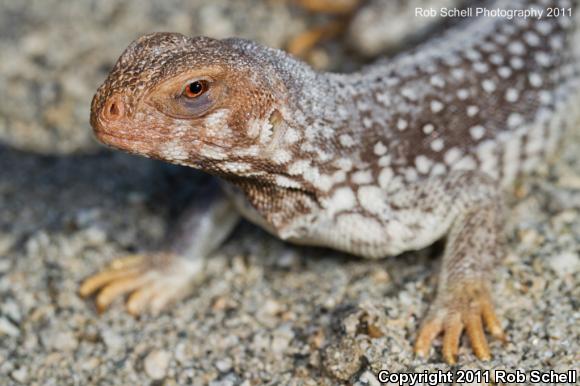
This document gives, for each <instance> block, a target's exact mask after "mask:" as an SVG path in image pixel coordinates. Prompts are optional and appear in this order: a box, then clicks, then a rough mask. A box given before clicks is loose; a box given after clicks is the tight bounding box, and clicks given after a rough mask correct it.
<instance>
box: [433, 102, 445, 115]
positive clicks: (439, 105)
mask: <svg viewBox="0 0 580 386" xmlns="http://www.w3.org/2000/svg"><path fill="white" fill-rule="evenodd" d="M443 107H445V105H444V104H443V103H441V102H439V101H431V111H432V112H433V113H438V112H440V111H441V110H443Z"/></svg>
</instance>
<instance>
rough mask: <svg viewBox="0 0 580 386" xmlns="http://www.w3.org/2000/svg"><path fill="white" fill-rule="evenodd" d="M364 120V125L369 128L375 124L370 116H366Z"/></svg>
mask: <svg viewBox="0 0 580 386" xmlns="http://www.w3.org/2000/svg"><path fill="white" fill-rule="evenodd" d="M362 122H363V126H364V127H365V128H367V129H370V128H371V127H372V126H373V120H372V119H370V118H369V117H364V118H363V120H362Z"/></svg>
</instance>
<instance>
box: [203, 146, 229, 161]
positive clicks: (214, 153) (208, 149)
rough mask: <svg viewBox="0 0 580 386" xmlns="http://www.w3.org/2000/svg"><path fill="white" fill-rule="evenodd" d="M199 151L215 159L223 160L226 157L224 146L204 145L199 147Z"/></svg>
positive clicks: (204, 155) (206, 156)
mask: <svg viewBox="0 0 580 386" xmlns="http://www.w3.org/2000/svg"><path fill="white" fill-rule="evenodd" d="M199 153H200V154H201V156H202V157H205V158H209V159H213V160H222V159H225V158H226V153H225V152H224V150H223V149H222V148H219V147H216V146H211V145H203V146H202V147H201V148H200V149H199Z"/></svg>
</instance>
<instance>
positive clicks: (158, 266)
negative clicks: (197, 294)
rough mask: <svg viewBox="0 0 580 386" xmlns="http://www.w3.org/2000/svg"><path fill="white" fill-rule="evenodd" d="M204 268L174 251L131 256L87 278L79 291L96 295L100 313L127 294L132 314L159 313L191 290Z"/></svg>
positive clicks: (81, 293)
mask: <svg viewBox="0 0 580 386" xmlns="http://www.w3.org/2000/svg"><path fill="white" fill-rule="evenodd" d="M200 268H201V267H200V266H199V265H197V264H195V262H193V261H186V260H185V259H182V258H179V257H176V256H173V255H170V254H154V255H128V256H125V257H122V258H120V259H116V260H113V261H112V262H111V263H110V264H109V266H108V268H107V269H105V270H104V271H102V272H99V273H97V274H95V275H92V276H90V277H88V278H87V279H85V280H84V281H83V283H82V284H81V286H80V289H79V294H80V295H81V296H82V297H88V296H91V295H93V294H96V299H95V303H96V306H97V311H98V312H99V313H102V312H104V311H105V310H106V309H107V308H108V307H109V305H110V304H111V303H112V302H113V301H114V300H116V299H117V298H119V297H121V296H124V295H127V294H129V297H128V300H127V303H126V307H127V311H128V312H129V313H130V314H131V315H134V316H136V315H139V314H141V313H143V312H145V311H146V310H149V311H151V312H152V313H158V312H159V311H160V310H161V309H163V308H164V307H165V306H166V305H167V304H168V303H170V302H171V301H174V300H177V299H179V298H181V297H183V296H185V295H186V294H187V293H188V292H189V291H190V290H191V287H192V285H193V282H194V280H193V278H194V277H195V276H196V274H198V273H199V272H200Z"/></svg>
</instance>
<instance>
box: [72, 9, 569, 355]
mask: <svg viewBox="0 0 580 386" xmlns="http://www.w3.org/2000/svg"><path fill="white" fill-rule="evenodd" d="M576 5H577V1H566V0H558V1H544V2H541V1H540V2H538V4H536V2H534V1H527V0H525V1H519V2H513V1H510V2H505V1H503V2H502V1H497V2H492V3H491V5H490V7H491V6H493V7H499V8H507V7H509V8H514V9H517V8H530V7H532V6H535V7H540V8H545V7H548V6H558V7H560V8H570V7H571V9H572V12H575V11H576V9H575V7H576ZM578 24H579V22H578V15H576V14H575V13H574V14H573V15H570V16H566V15H565V16H562V17H560V18H551V19H540V20H534V19H522V18H516V19H514V20H505V19H502V18H486V17H480V18H475V19H473V20H470V21H469V22H463V23H459V24H458V25H457V26H454V27H453V28H451V29H450V30H448V31H447V32H446V33H444V34H443V35H442V36H440V37H438V38H435V39H432V40H429V41H428V42H426V43H425V44H423V45H420V46H418V47H417V48H415V49H413V50H412V51H410V52H405V53H403V54H401V55H398V56H396V57H395V58H393V59H389V60H383V61H379V62H377V63H376V64H373V65H371V66H369V67H366V68H364V69H362V70H361V71H360V72H358V73H354V74H332V73H320V72H315V71H314V70H312V69H311V68H310V67H309V66H308V65H306V64H304V63H302V62H300V61H299V60H296V59H294V58H292V57H290V56H289V55H287V54H285V53H283V52H281V51H278V50H275V49H271V48H267V47H263V46H261V45H259V44H257V43H254V42H251V41H246V40H242V39H225V40H214V39H209V38H203V37H198V38H188V37H185V36H183V35H180V34H168V33H163V34H160V33H157V34H151V35H147V36H144V37H142V38H140V39H138V40H136V41H135V42H133V43H132V44H131V45H130V46H129V47H128V48H127V50H126V51H125V52H124V53H123V55H122V56H121V58H120V59H119V61H118V62H117V64H116V65H115V67H114V69H113V70H112V71H111V73H110V75H109V77H108V79H107V80H106V81H105V83H104V84H103V85H102V86H101V87H100V88H99V90H98V91H97V94H96V95H95V98H94V99H93V104H92V108H91V124H92V126H93V127H94V129H95V132H96V135H97V137H98V138H99V139H100V140H101V141H102V142H104V143H106V144H109V145H111V146H113V147H116V148H119V149H122V150H125V151H128V152H132V153H137V154H140V155H144V156H148V157H153V158H158V159H162V160H165V161H169V162H172V163H176V164H181V165H186V166H190V167H193V168H197V169H201V170H203V171H206V172H208V173H211V174H214V175H216V176H218V177H219V178H220V179H221V181H222V183H223V184H224V185H225V189H224V191H226V192H227V195H228V196H229V197H230V199H229V200H228V199H226V198H223V199H222V198H221V197H225V196H222V195H221V194H220V195H219V197H220V199H219V200H215V202H214V203H211V204H208V205H206V206H205V207H204V208H200V207H198V208H197V209H196V210H194V211H193V212H195V213H196V214H197V215H200V213H201V212H202V211H205V213H206V216H207V218H209V220H208V221H206V222H205V223H204V224H205V225H203V224H202V225H203V226H202V225H200V224H201V223H202V222H199V221H198V222H195V224H197V225H195V226H192V225H191V220H188V219H185V220H184V221H183V223H184V224H187V223H188V221H189V225H188V226H184V227H183V229H184V232H183V233H184V234H190V236H187V237H182V240H186V241H187V242H181V243H179V244H180V245H181V247H180V248H174V249H173V251H172V252H173V253H172V254H173V255H177V256H178V257H175V256H174V257H172V258H169V257H167V256H169V255H172V254H171V253H170V254H169V255H168V254H163V256H165V258H164V259H163V261H164V262H168V261H171V262H175V261H179V263H171V264H169V263H167V265H168V266H170V267H174V266H176V267H180V268H179V269H176V270H173V273H172V274H168V273H167V271H166V270H165V271H164V270H163V269H161V268H160V266H159V264H157V265H155V264H149V265H147V264H145V265H143V264H144V263H142V264H141V265H140V266H139V268H138V271H139V272H142V273H143V274H142V275H141V276H139V277H140V278H141V279H140V280H137V281H135V280H133V279H121V281H120V283H121V284H119V281H116V280H117V279H110V278H111V272H105V273H103V274H100V276H99V275H97V276H96V278H92V279H89V280H88V281H87V282H85V284H84V285H83V288H82V289H81V293H83V294H90V293H92V292H94V291H96V290H98V289H99V288H101V287H105V288H104V289H103V290H102V291H101V294H100V295H99V298H98V300H97V301H98V302H99V301H100V305H101V306H102V307H106V306H107V305H108V304H109V303H110V301H111V300H112V299H113V298H114V297H115V296H117V295H119V294H121V293H124V292H131V291H135V293H134V295H132V297H131V298H130V299H129V303H130V309H131V308H133V310H134V311H135V312H140V311H141V310H142V309H143V308H144V307H146V305H147V303H148V302H152V303H153V305H152V308H154V309H155V308H158V307H156V306H159V307H161V306H162V305H164V304H165V303H166V302H167V301H168V300H170V299H173V298H177V297H178V296H181V294H182V293H184V292H186V291H184V290H183V288H185V287H186V284H185V283H187V282H189V281H190V279H191V276H192V275H193V274H198V273H199V272H200V270H201V268H200V267H201V266H202V264H201V263H199V262H200V261H202V260H201V259H202V258H203V257H205V255H207V254H208V253H209V252H210V251H211V250H213V249H215V247H217V245H219V243H220V242H221V240H223V238H224V237H225V236H226V235H227V233H228V230H229V229H231V228H232V227H233V225H234V224H235V218H236V213H238V212H239V213H241V214H242V215H243V216H245V217H246V218H248V219H249V220H251V221H253V222H255V223H257V224H258V225H260V226H261V227H263V228H265V229H267V230H268V231H269V232H271V233H272V234H274V235H276V236H278V237H280V238H282V239H285V240H289V241H291V242H294V243H299V244H310V245H318V246H327V247H332V248H335V249H338V250H342V251H346V252H349V253H352V254H356V255H359V256H363V257H370V258H379V257H384V256H387V255H396V254H399V253H401V252H404V251H407V250H414V249H419V248H422V247H425V246H428V245H430V244H431V243H433V242H434V241H436V240H438V239H440V238H442V237H444V236H447V244H446V249H445V253H444V257H443V266H442V272H441V274H440V280H439V288H438V296H437V298H436V300H435V303H434V304H433V306H432V309H431V311H430V313H429V315H428V316H427V318H426V321H425V324H424V326H423V327H422V329H421V331H420V333H419V336H418V338H417V343H416V346H415V349H416V351H417V352H418V353H419V354H422V355H425V354H426V352H427V350H428V349H429V347H430V345H431V341H432V340H433V339H434V337H435V336H436V335H437V334H439V333H440V332H442V331H443V332H444V345H443V351H444V352H443V354H444V357H445V359H446V360H447V361H448V362H450V363H452V362H454V361H455V357H456V354H457V346H458V344H459V337H460V335H461V333H462V331H463V330H464V329H465V330H466V331H467V333H468V335H469V337H470V340H471V342H472V346H473V349H474V351H475V353H476V354H477V355H478V356H479V357H480V358H484V359H485V358H488V357H489V356H490V354H489V349H488V348H487V344H486V340H485V337H484V335H483V330H482V324H485V325H486V326H487V327H488V329H489V330H490V332H491V334H492V335H494V336H496V337H503V332H502V329H501V325H500V323H499V321H498V320H497V318H496V316H495V313H494V312H493V307H492V305H491V300H490V296H489V289H488V283H489V273H490V270H491V267H492V266H493V265H494V264H495V263H496V262H497V261H498V259H499V258H500V257H501V256H502V255H503V247H502V244H503V242H502V239H503V236H502V215H503V208H502V205H503V204H502V199H501V197H502V194H501V190H502V189H503V188H506V187H509V186H510V185H511V184H513V182H514V180H515V178H516V177H517V176H519V175H520V174H522V173H526V172H529V171H531V170H533V169H534V168H536V167H538V165H539V164H540V163H541V162H545V160H546V159H547V158H549V157H551V156H552V155H553V154H554V153H555V151H556V149H557V148H558V144H559V142H560V141H561V140H562V138H563V135H564V133H565V131H566V130H568V129H570V128H572V127H574V126H575V125H578V122H579V121H580V109H578V106H579V104H580V99H579V97H580V61H579V58H580V39H579V35H578V31H577V26H578ZM226 201H227V202H230V204H225V203H224V202H226ZM227 205H233V207H235V208H236V210H235V211H234V210H233V207H231V206H227ZM224 208H225V209H224ZM228 208H229V209H228ZM218 218H221V220H219V221H218V220H217V219H218ZM224 218H226V220H224ZM224 223H227V226H221V228H220V232H221V233H220V237H212V235H213V233H212V232H215V230H216V229H217V228H219V225H220V224H222V225H223V224H224ZM192 228H194V229H195V230H196V231H195V232H189V233H187V232H188V230H189V231H191V229H192ZM191 234H194V236H191ZM210 239H211V240H210ZM191 244H198V247H197V249H196V250H195V252H191V250H190V249H188V245H191ZM199 245H201V246H199ZM179 256H181V257H184V256H185V257H188V258H179ZM153 260H155V259H153ZM157 260H159V259H157ZM188 261H195V262H196V263H195V264H191V263H188ZM183 267H189V268H187V269H184V268H183ZM122 268H123V269H125V268H126V267H125V266H124V265H123V266H122ZM128 269H133V270H134V269H137V268H135V267H134V266H132V265H131V266H129V268H128ZM179 271H183V272H186V273H182V274H181V275H180V274H178V273H176V272H179ZM132 272H133V273H134V271H132ZM152 272H154V273H152ZM115 275H117V276H116V277H122V276H123V275H122V273H119V271H118V270H117V273H116V274H113V275H112V276H115ZM143 277H146V278H147V279H143ZM164 277H171V278H172V279H171V280H174V279H175V277H179V278H180V279H181V281H180V280H177V282H178V283H181V284H180V285H179V286H177V287H179V288H178V289H176V290H175V291H173V292H171V291H169V293H168V295H167V296H161V297H157V298H156V300H155V299H154V300H150V298H151V297H152V296H151V291H149V292H147V289H146V288H149V287H155V286H156V284H155V283H158V282H163V280H164ZM91 280H92V281H91ZM123 280H125V281H123ZM174 281H175V280H174ZM111 283H112V284H111ZM165 283H166V284H167V283H168V281H167V280H165ZM174 286H175V285H174ZM144 287H145V289H144ZM182 287H183V288H182ZM111 288H112V289H111ZM156 288H157V289H159V288H160V287H159V286H157V287H156ZM177 294H179V295H177ZM131 302H132V303H131ZM131 304H132V306H131Z"/></svg>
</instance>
